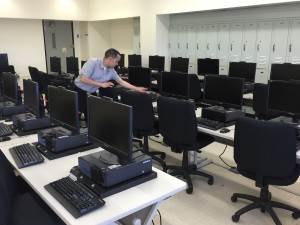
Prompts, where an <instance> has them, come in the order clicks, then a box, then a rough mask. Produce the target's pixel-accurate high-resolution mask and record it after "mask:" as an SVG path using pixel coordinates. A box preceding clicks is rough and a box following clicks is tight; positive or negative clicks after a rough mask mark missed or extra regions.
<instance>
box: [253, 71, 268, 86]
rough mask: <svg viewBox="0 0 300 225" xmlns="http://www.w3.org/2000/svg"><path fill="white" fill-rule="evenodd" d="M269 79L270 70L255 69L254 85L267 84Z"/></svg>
mask: <svg viewBox="0 0 300 225" xmlns="http://www.w3.org/2000/svg"><path fill="white" fill-rule="evenodd" d="M269 79H270V70H267V69H256V73H255V83H263V84H267V83H268V80H269Z"/></svg>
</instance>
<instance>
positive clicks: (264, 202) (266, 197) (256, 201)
mask: <svg viewBox="0 0 300 225" xmlns="http://www.w3.org/2000/svg"><path fill="white" fill-rule="evenodd" d="M238 198H242V199H247V200H249V201H252V202H253V203H251V204H249V205H247V206H245V207H243V208H241V209H240V210H238V211H237V212H236V213H235V214H234V215H233V216H232V221H233V222H238V221H239V219H240V216H241V215H243V214H244V213H246V212H248V211H250V210H252V209H257V208H260V210H261V212H263V213H264V212H265V211H267V212H268V213H269V214H270V216H271V217H272V219H273V221H274V222H275V224H276V225H281V224H282V223H281V222H280V220H279V218H278V216H277V215H276V213H275V211H274V210H273V208H281V209H285V210H289V211H292V212H293V213H292V217H293V218H294V219H298V218H299V217H300V210H299V209H297V208H295V207H293V206H289V205H287V204H284V203H280V202H276V201H271V192H269V190H268V186H265V187H263V188H261V192H260V197H255V196H252V195H247V194H240V193H234V194H233V195H232V196H231V201H232V202H237V199H238Z"/></svg>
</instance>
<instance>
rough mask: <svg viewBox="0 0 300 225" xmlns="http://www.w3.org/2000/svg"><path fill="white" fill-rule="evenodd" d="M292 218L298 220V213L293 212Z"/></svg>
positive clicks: (299, 215) (299, 216) (299, 214)
mask: <svg viewBox="0 0 300 225" xmlns="http://www.w3.org/2000/svg"><path fill="white" fill-rule="evenodd" d="M292 217H293V218H294V219H295V220H296V219H299V218H300V213H297V212H294V213H292Z"/></svg>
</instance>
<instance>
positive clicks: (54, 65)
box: [50, 57, 61, 73]
mask: <svg viewBox="0 0 300 225" xmlns="http://www.w3.org/2000/svg"><path fill="white" fill-rule="evenodd" d="M50 70H51V71H52V72H56V73H60V72H61V62H60V58H59V57H50Z"/></svg>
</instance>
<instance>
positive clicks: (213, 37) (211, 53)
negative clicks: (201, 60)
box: [206, 24, 218, 59]
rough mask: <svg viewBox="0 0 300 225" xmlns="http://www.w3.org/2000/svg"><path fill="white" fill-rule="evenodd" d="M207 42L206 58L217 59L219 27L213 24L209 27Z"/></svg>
mask: <svg viewBox="0 0 300 225" xmlns="http://www.w3.org/2000/svg"><path fill="white" fill-rule="evenodd" d="M206 37H207V41H206V57H207V58H212V59H216V58H217V42H218V25H217V24H211V25H208V27H207V36H206Z"/></svg>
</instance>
